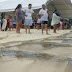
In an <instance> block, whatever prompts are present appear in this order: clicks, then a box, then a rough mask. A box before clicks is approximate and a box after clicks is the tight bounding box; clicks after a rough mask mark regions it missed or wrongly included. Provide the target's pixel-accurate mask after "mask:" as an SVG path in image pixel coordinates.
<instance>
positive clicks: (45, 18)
mask: <svg viewBox="0 0 72 72" xmlns="http://www.w3.org/2000/svg"><path fill="white" fill-rule="evenodd" d="M39 14H40V16H41V21H42V34H43V30H44V26H45V29H46V34H48V28H47V26H48V9H46V7H45V5H44V4H43V5H42V9H41V10H40V11H39Z"/></svg>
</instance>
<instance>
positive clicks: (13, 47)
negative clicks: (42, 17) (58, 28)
mask: <svg viewBox="0 0 72 72" xmlns="http://www.w3.org/2000/svg"><path fill="white" fill-rule="evenodd" d="M0 72H72V32H70V33H68V34H65V35H62V36H59V37H56V38H52V37H51V38H46V39H42V40H35V41H27V42H11V43H5V44H1V46H0Z"/></svg>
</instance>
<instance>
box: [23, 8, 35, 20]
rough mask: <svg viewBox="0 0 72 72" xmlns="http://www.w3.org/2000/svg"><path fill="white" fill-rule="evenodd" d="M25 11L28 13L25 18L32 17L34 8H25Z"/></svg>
mask: <svg viewBox="0 0 72 72" xmlns="http://www.w3.org/2000/svg"><path fill="white" fill-rule="evenodd" d="M24 12H25V15H27V17H25V19H32V14H33V13H34V11H33V10H32V9H25V10H24Z"/></svg>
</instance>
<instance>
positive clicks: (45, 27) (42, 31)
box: [42, 24, 48, 34]
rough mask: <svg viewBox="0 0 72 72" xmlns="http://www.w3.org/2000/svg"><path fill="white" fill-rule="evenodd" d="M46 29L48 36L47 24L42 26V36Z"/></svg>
mask: <svg viewBox="0 0 72 72" xmlns="http://www.w3.org/2000/svg"><path fill="white" fill-rule="evenodd" d="M44 27H45V30H46V34H48V28H47V24H42V34H43V30H44Z"/></svg>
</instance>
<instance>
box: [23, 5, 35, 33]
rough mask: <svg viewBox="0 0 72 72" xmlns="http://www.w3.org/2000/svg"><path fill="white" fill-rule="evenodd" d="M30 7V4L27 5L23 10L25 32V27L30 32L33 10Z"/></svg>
mask: <svg viewBox="0 0 72 72" xmlns="http://www.w3.org/2000/svg"><path fill="white" fill-rule="evenodd" d="M31 8H32V4H29V5H28V8H27V9H25V10H24V12H25V24H24V25H25V30H26V33H27V28H28V29H29V33H30V26H32V16H33V13H34V11H33V10H32V9H31Z"/></svg>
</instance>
